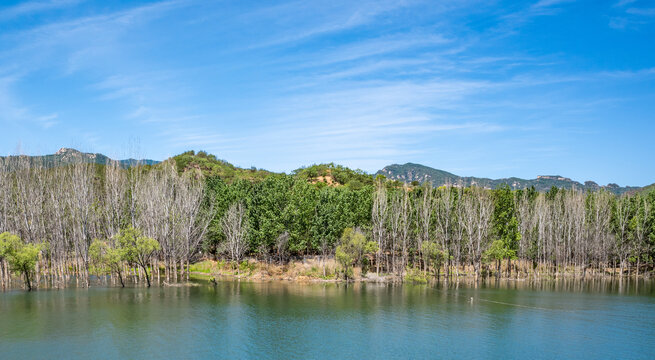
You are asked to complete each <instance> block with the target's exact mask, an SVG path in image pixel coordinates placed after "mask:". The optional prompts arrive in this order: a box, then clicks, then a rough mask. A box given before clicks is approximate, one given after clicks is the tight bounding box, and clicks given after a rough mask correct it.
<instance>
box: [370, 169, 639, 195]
mask: <svg viewBox="0 0 655 360" xmlns="http://www.w3.org/2000/svg"><path fill="white" fill-rule="evenodd" d="M377 174H381V175H384V176H386V177H387V178H388V179H392V180H398V181H403V182H406V183H411V182H418V183H424V182H430V183H432V185H434V186H442V185H445V184H448V183H449V184H452V185H456V186H464V187H467V186H473V185H475V186H479V187H483V188H488V189H495V188H497V187H498V186H500V185H502V184H507V185H509V186H510V187H511V188H512V189H526V188H529V187H532V186H534V187H535V189H536V190H537V191H548V190H549V189H550V188H551V187H553V186H555V187H558V188H564V189H571V188H573V187H575V188H576V189H581V190H598V189H601V188H604V189H607V190H608V191H610V192H612V193H614V194H623V193H626V192H629V191H634V190H638V189H640V188H639V187H631V186H626V187H621V186H619V185H617V184H608V185H605V186H600V185H598V184H597V183H595V182H593V181H585V183H584V184H582V183H579V182H577V181H574V180H571V179H569V178H567V177H563V176H559V175H540V176H537V178H536V179H521V178H517V177H511V178H504V179H489V178H478V177H472V176H464V177H463V176H458V175H455V174H452V173H449V172H447V171H443V170H438V169H434V168H431V167H429V166H425V165H420V164H413V163H406V164H402V165H399V164H393V165H389V166H386V167H384V168H383V169H382V170H380V171H378V172H377Z"/></svg>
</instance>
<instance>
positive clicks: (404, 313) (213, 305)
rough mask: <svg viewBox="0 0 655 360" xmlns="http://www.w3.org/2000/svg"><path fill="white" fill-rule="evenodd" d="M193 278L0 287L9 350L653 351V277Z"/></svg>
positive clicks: (0, 321)
mask: <svg viewBox="0 0 655 360" xmlns="http://www.w3.org/2000/svg"><path fill="white" fill-rule="evenodd" d="M197 284H198V286H193V287H153V288H150V289H148V288H144V287H128V288H124V289H121V288H112V287H92V288H90V289H82V288H68V289H64V290H39V291H35V292H31V293H28V292H24V291H21V290H12V291H7V292H4V293H3V292H0V358H2V359H39V358H40V359H43V358H49V359H53V358H61V359H74V358H77V359H86V358H97V359H127V358H130V359H151V358H154V359H157V358H185V359H190V358H230V359H242V358H252V359H289V358H291V359H319V358H325V359H342V358H349V359H355V358H363V357H366V358H370V359H381V358H403V359H405V358H406V359H419V358H444V359H452V358H469V359H470V358H491V359H494V358H495V359H499V358H510V359H537V358H538V359H557V358H577V359H583V358H587V359H598V358H623V359H653V358H655V284H654V283H653V281H643V280H642V281H640V282H639V283H636V282H635V281H634V280H632V281H631V282H629V281H622V282H618V281H616V280H615V281H609V280H595V281H585V282H573V281H559V282H554V281H553V282H540V283H537V284H529V283H526V282H520V281H509V282H502V283H495V282H494V281H491V282H487V283H484V284H480V285H478V286H475V284H467V283H459V284H454V283H452V282H451V283H450V284H443V283H441V284H434V285H395V286H394V285H380V284H348V285H346V284H294V283H280V282H270V283H251V282H236V281H225V282H219V283H218V284H217V285H215V286H214V285H211V284H210V283H208V282H204V281H198V282H197Z"/></svg>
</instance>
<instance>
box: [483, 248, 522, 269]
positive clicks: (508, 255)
mask: <svg viewBox="0 0 655 360" xmlns="http://www.w3.org/2000/svg"><path fill="white" fill-rule="evenodd" d="M483 257H484V259H485V261H486V262H493V261H495V262H496V276H497V277H500V262H501V261H502V260H503V259H508V260H510V259H515V258H516V251H515V250H511V249H508V248H507V246H506V245H505V243H504V242H503V241H502V240H495V241H494V242H493V243H491V246H490V247H489V249H487V251H485V252H484V256H483Z"/></svg>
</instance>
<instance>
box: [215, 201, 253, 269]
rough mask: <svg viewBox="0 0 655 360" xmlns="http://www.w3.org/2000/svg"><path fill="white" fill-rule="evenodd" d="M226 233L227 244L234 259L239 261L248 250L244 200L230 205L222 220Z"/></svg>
mask: <svg viewBox="0 0 655 360" xmlns="http://www.w3.org/2000/svg"><path fill="white" fill-rule="evenodd" d="M221 225H222V228H223V233H224V234H225V246H226V248H227V251H228V253H229V255H230V258H231V259H232V261H236V262H239V261H240V260H241V257H243V255H244V254H245V253H246V251H247V250H248V242H247V238H246V237H247V235H248V219H247V218H246V209H245V207H244V206H243V202H236V203H234V204H232V205H231V206H230V208H229V209H228V210H227V212H226V213H225V215H224V216H223V219H222V220H221Z"/></svg>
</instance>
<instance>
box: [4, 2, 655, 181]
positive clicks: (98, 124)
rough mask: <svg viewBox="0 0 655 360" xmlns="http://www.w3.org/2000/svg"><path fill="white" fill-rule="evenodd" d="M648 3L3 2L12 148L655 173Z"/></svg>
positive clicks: (654, 45)
mask: <svg viewBox="0 0 655 360" xmlns="http://www.w3.org/2000/svg"><path fill="white" fill-rule="evenodd" d="M654 114H655V1H640V0H634V1H630V0H615V1H608V2H606V1H596V0H593V1H564V0H539V1H538V0H533V1H527V2H520V1H467V0H463V1H412V0H408V1H384V0H378V1H367V0H360V1H338V0H332V1H290V2H272V1H204V0H203V1H201V0H198V1H192V0H171V1H159V2H148V1H129V2H128V1H126V2H123V3H121V2H118V1H111V2H108V1H95V2H94V1H83V0H43V1H28V2H12V1H3V2H2V5H0V127H1V129H2V131H1V132H0V154H15V153H26V154H43V153H53V152H55V151H57V150H58V149H59V148H60V147H63V146H66V147H75V148H79V149H81V150H84V151H92V152H101V153H104V154H107V155H110V156H112V157H118V158H123V157H128V156H135V155H136V156H142V157H148V158H153V159H159V160H161V159H164V158H167V157H169V156H172V155H175V154H178V153H180V152H183V151H185V150H189V149H194V150H206V151H208V152H210V153H214V154H216V155H217V156H218V157H219V158H223V159H226V160H228V161H230V162H232V163H234V164H236V165H239V166H244V167H250V166H256V167H258V168H266V169H269V170H274V171H290V170H293V169H295V168H298V167H300V166H303V165H311V164H313V163H321V162H332V161H333V162H337V163H340V164H344V165H347V166H350V167H353V168H361V169H363V170H366V171H369V172H373V171H376V170H378V169H380V168H382V167H383V166H385V165H388V164H391V163H404V162H416V163H422V164H425V165H428V166H432V167H435V168H439V169H444V170H448V171H451V172H454V173H456V174H459V175H471V176H484V177H493V178H498V177H507V176H519V177H523V178H534V177H536V176H537V175H540V174H560V175H564V176H568V177H571V178H573V179H575V180H579V181H584V180H595V181H597V182H599V183H601V184H606V183H609V182H615V183H619V184H621V185H647V184H650V183H653V182H655V165H654V164H655V161H653V159H654V158H655V143H654V139H655V137H654V135H655V115H654Z"/></svg>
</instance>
